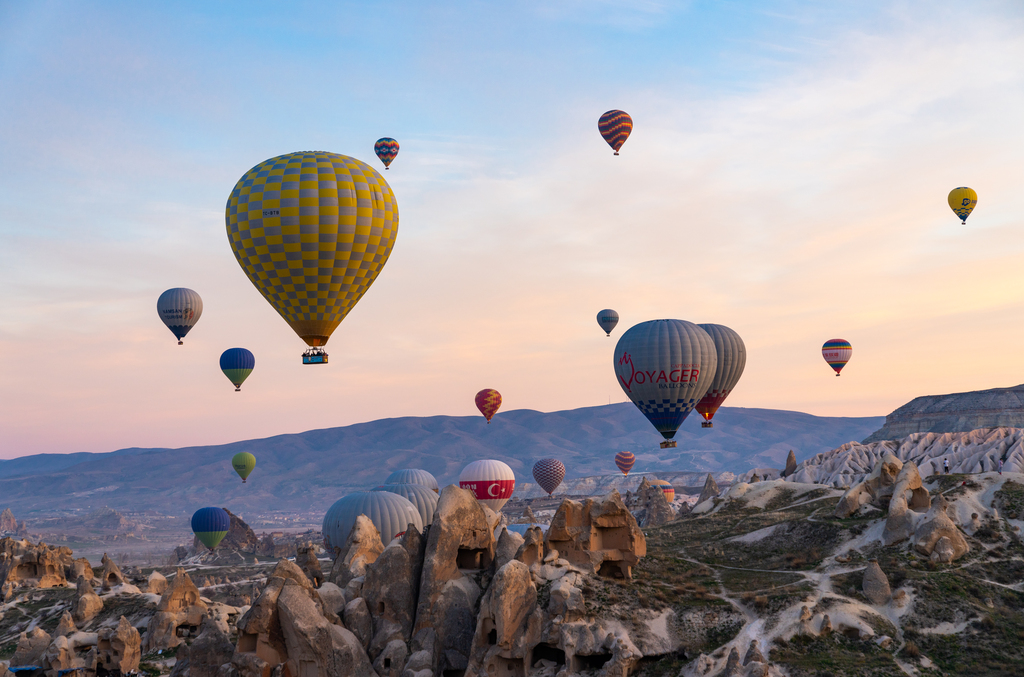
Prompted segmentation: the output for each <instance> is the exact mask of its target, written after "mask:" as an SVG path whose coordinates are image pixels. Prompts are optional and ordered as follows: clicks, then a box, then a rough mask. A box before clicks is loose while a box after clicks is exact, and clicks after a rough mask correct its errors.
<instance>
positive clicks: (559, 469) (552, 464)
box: [533, 458, 565, 496]
mask: <svg viewBox="0 0 1024 677" xmlns="http://www.w3.org/2000/svg"><path fill="white" fill-rule="evenodd" d="M533 479H535V480H537V484H538V485H540V488H541V489H543V490H544V491H546V492H548V496H550V495H551V494H553V493H554V492H555V489H557V488H558V485H559V484H561V483H562V480H563V479H565V465H564V464H563V463H562V462H561V461H559V460H558V459H557V458H542V459H540V460H539V461H537V462H536V463H534V464H533Z"/></svg>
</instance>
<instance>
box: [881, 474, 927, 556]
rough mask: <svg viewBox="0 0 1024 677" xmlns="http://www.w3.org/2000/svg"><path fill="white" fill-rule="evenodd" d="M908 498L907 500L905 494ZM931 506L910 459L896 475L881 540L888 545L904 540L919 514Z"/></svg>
mask: <svg viewBox="0 0 1024 677" xmlns="http://www.w3.org/2000/svg"><path fill="white" fill-rule="evenodd" d="M908 493H909V494H910V500H909V501H908V500H907V494H908ZM930 506H931V497H930V496H929V495H928V490H927V489H925V488H924V487H923V486H922V484H921V475H920V474H919V473H918V472H917V465H915V464H914V463H913V462H912V461H908V462H907V463H906V464H904V466H903V468H902V469H901V470H900V472H899V474H898V475H897V476H896V483H895V484H894V485H893V487H892V498H890V499H889V514H888V516H887V517H886V520H885V528H884V530H883V531H882V542H883V543H884V544H885V545H887V546H889V545H894V544H896V543H899V542H900V541H905V540H906V539H908V538H910V536H911V534H913V533H914V528H915V527H916V526H917V522H918V521H919V517H920V516H921V515H920V514H921V513H923V512H925V511H927V510H928V508H929V507H930Z"/></svg>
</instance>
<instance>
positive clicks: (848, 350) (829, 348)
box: [821, 339, 853, 376]
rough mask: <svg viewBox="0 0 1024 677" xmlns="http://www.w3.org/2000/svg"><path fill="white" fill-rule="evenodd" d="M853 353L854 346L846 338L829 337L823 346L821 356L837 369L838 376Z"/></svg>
mask: <svg viewBox="0 0 1024 677" xmlns="http://www.w3.org/2000/svg"><path fill="white" fill-rule="evenodd" d="M852 355H853V346H852V345H850V342H849V341H847V340H846V339H829V340H827V341H825V345H823V346H822V347H821V356H822V357H824V358H825V361H826V362H828V366H830V367H832V368H833V369H835V370H836V376H839V372H841V371H842V370H843V367H845V366H846V363H847V362H849V361H850V357H851V356H852Z"/></svg>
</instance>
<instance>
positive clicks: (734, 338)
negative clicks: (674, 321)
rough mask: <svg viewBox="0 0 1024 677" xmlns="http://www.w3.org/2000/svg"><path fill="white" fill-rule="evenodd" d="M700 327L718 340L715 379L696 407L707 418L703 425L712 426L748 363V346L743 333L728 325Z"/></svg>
mask: <svg viewBox="0 0 1024 677" xmlns="http://www.w3.org/2000/svg"><path fill="white" fill-rule="evenodd" d="M698 326H700V328H701V329H703V330H704V331H706V332H707V333H708V336H710V337H711V339H712V340H713V341H714V342H715V352H716V353H717V354H718V368H717V369H715V380H714V381H712V382H711V387H710V388H708V391H707V393H705V394H704V397H702V398H701V400H700V402H698V403H697V407H696V409H697V413H698V414H700V415H701V416H703V417H704V420H703V421H701V424H700V426H701V427H702V428H713V427H714V424H713V423H712V422H711V419H712V418H714V416H715V412H716V411H718V408H719V407H720V406H722V403H723V402H725V398H726V397H728V396H729V393H731V392H732V389H733V388H735V387H736V384H737V383H739V380H740V376H743V368H744V367H745V366H746V365H747V347H746V346H745V345H743V339H741V338H740V335H739V334H737V333H736V332H735V331H733V330H732V329H729V327H726V326H724V325H721V324H702V325H698Z"/></svg>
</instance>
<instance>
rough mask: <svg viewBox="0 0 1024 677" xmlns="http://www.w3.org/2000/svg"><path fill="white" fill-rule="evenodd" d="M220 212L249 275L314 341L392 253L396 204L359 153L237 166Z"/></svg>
mask: <svg viewBox="0 0 1024 677" xmlns="http://www.w3.org/2000/svg"><path fill="white" fill-rule="evenodd" d="M225 220H226V222H227V234H228V242H229V243H230V245H231V249H232V251H233V252H234V254H235V258H236V259H237V260H238V264H239V265H240V266H241V267H242V270H244V271H245V274H246V275H247V276H248V277H249V281H251V282H252V283H253V285H255V287H256V289H258V290H259V292H260V293H261V294H263V297H264V298H266V299H267V301H269V302H270V305H271V306H273V307H274V309H275V310H276V311H277V312H278V313H280V314H281V317H283V318H284V319H285V321H286V322H287V323H288V324H289V326H291V328H292V329H293V330H294V331H295V333H296V334H298V335H299V337H300V338H302V340H303V341H305V342H306V343H307V344H308V345H310V346H323V345H325V344H326V343H327V340H328V339H329V338H330V337H331V334H332V333H333V332H334V330H335V329H336V328H337V327H338V325H339V324H341V321H342V320H344V319H345V316H347V315H348V314H349V311H351V310H352V307H353V306H355V304H356V303H357V302H358V301H359V299H361V298H362V296H363V294H365V293H366V290H367V289H369V288H370V285H371V284H373V281H374V280H375V279H377V275H378V274H379V273H380V271H381V269H382V268H383V267H384V264H385V263H387V260H388V257H389V256H391V250H392V248H393V247H394V246H395V238H396V237H397V236H398V203H397V202H396V200H395V194H394V193H393V192H392V191H391V187H390V186H389V185H388V184H387V181H385V180H384V177H382V176H381V175H380V174H379V173H378V172H377V170H376V169H373V168H372V167H370V166H369V165H368V164H366V163H365V162H361V161H359V160H356V159H355V158H350V157H347V156H345V155H338V154H336V153H326V152H323V151H308V152H299V153H289V154H288V155H281V156H278V157H275V158H271V159H269V160H267V161H266V162H261V163H260V164H258V165H256V166H255V167H253V168H252V169H250V170H249V171H248V172H246V173H245V175H244V176H243V177H242V178H241V179H239V180H238V183H237V184H235V187H234V189H233V190H232V191H231V196H230V197H229V198H228V204H227V208H226V215H225Z"/></svg>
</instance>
